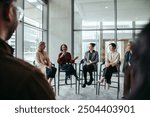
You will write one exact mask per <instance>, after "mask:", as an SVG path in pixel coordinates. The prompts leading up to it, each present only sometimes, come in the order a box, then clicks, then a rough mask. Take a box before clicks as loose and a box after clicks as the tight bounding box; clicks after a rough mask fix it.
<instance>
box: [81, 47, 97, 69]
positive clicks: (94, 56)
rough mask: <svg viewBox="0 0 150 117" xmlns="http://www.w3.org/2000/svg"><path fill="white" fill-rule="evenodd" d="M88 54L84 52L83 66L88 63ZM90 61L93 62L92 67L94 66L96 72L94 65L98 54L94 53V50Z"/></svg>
mask: <svg viewBox="0 0 150 117" xmlns="http://www.w3.org/2000/svg"><path fill="white" fill-rule="evenodd" d="M89 54H90V52H89V51H87V52H85V55H84V65H86V64H87V62H88V61H89ZM91 61H92V62H93V66H94V68H95V70H96V69H97V65H96V64H97V63H98V62H99V55H98V52H97V51H95V50H94V51H93V53H92V58H91Z"/></svg>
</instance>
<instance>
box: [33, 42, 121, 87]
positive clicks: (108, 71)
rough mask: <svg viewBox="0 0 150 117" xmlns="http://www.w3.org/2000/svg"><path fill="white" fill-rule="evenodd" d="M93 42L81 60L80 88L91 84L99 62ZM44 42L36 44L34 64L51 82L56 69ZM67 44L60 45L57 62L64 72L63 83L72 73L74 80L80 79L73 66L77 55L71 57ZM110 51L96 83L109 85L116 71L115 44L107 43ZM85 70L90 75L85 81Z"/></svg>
mask: <svg viewBox="0 0 150 117" xmlns="http://www.w3.org/2000/svg"><path fill="white" fill-rule="evenodd" d="M94 47H95V43H90V44H89V46H88V48H89V50H88V51H86V52H85V55H84V59H82V60H81V63H82V64H83V68H82V69H83V76H84V83H83V85H82V88H85V87H86V85H91V84H92V82H93V71H97V68H98V67H97V63H98V62H99V54H98V52H97V51H95V50H94ZM44 49H45V43H44V42H40V43H39V46H38V50H37V52H36V58H35V64H36V66H37V67H38V68H39V69H40V70H41V71H42V72H43V73H44V74H45V76H46V77H47V80H48V82H49V83H51V81H52V79H53V78H54V77H55V74H56V71H57V69H56V68H55V67H54V66H53V65H52V63H51V61H50V59H49V57H48V54H47V53H46V52H45V51H44ZM67 49H68V47H67V45H66V44H62V45H61V46H60V51H61V52H60V53H59V55H58V59H57V63H58V64H59V67H60V68H61V69H62V70H64V71H65V72H66V75H65V84H67V79H68V78H70V76H71V75H74V76H75V78H76V80H80V78H79V77H78V75H77V71H76V69H75V68H74V66H73V64H74V63H75V60H77V59H78V58H79V57H78V56H77V57H75V58H72V57H71V54H70V53H69V52H67ZM109 50H110V52H109V53H108V54H107V56H106V59H105V68H104V69H103V75H102V77H101V78H99V80H98V81H97V83H103V82H104V83H105V85H106V84H107V86H108V87H109V85H110V84H111V76H112V73H113V72H116V71H117V68H116V67H117V65H118V64H119V60H120V54H119V53H118V52H116V44H115V43H110V44H109ZM87 72H88V73H89V75H90V80H89V81H87Z"/></svg>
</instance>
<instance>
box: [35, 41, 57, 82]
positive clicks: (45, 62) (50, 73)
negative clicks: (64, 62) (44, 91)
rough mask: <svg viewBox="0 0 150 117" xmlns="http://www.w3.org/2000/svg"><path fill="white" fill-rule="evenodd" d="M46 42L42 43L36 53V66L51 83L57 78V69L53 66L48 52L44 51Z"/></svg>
mask: <svg viewBox="0 0 150 117" xmlns="http://www.w3.org/2000/svg"><path fill="white" fill-rule="evenodd" d="M44 49H45V42H43V41H42V42H40V43H39V46H38V50H37V52H36V57H35V64H36V66H37V67H38V68H39V69H40V70H41V71H42V73H44V74H45V76H46V77H47V80H48V82H49V83H51V82H52V79H53V78H55V74H56V71H57V69H56V68H55V67H54V66H52V64H51V62H50V59H49V57H48V54H47V52H45V51H44Z"/></svg>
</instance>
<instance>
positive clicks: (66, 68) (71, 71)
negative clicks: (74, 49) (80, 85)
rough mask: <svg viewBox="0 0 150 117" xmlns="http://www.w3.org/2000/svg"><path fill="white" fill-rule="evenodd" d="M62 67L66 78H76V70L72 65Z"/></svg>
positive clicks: (62, 65)
mask: <svg viewBox="0 0 150 117" xmlns="http://www.w3.org/2000/svg"><path fill="white" fill-rule="evenodd" d="M60 67H61V69H62V70H64V71H65V72H66V77H69V76H70V75H75V76H76V70H75V69H74V67H73V65H72V64H61V66H60Z"/></svg>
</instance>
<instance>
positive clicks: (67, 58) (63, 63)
mask: <svg viewBox="0 0 150 117" xmlns="http://www.w3.org/2000/svg"><path fill="white" fill-rule="evenodd" d="M67 49H68V47H67V45H66V44H62V45H61V46H60V51H61V52H60V53H59V55H58V59H57V62H58V64H59V65H60V68H61V69H62V70H64V71H65V72H66V78H65V83H66V84H67V79H68V78H69V77H70V75H74V76H75V77H76V79H77V80H78V76H77V73H76V70H75V69H74V67H73V65H72V64H69V63H74V62H75V60H76V59H78V56H77V57H75V58H74V59H72V58H71V54H70V53H69V52H67Z"/></svg>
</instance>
